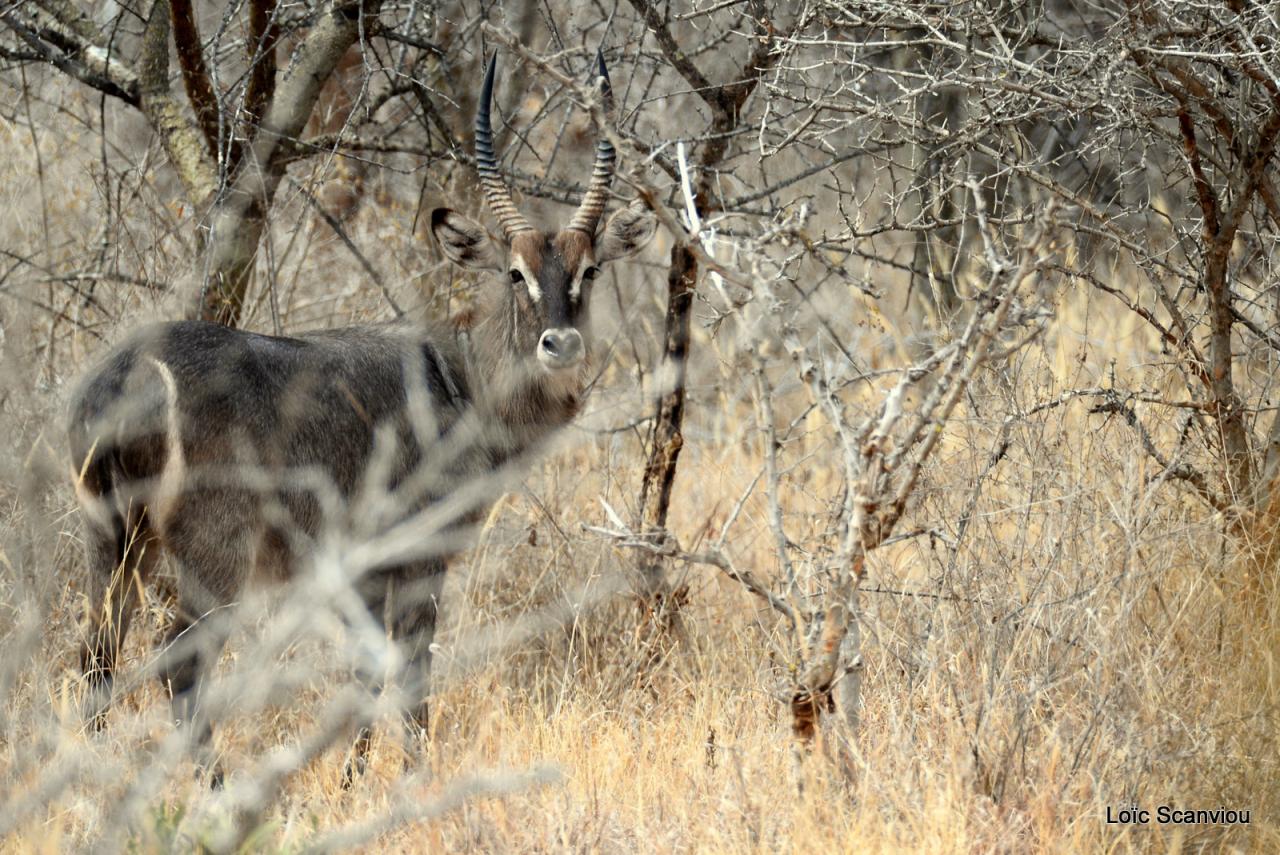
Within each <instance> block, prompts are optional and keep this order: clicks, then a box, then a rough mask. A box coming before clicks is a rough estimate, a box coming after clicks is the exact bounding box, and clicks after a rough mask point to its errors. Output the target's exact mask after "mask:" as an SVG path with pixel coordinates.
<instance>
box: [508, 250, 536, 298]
mask: <svg viewBox="0 0 1280 855" xmlns="http://www.w3.org/2000/svg"><path fill="white" fill-rule="evenodd" d="M511 269H512V270H518V271H520V275H521V276H522V277H523V278H524V285H525V287H526V288H528V289H529V299H530V300H532V301H533V302H535V303H537V302H539V301H540V300H542V287H541V286H540V285H538V279H537V277H535V276H534V275H533V274H532V273H531V272H530V271H529V265H527V264H525V263H524V259H522V258H520V256H518V255H513V256H512V258H511Z"/></svg>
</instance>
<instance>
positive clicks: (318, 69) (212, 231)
mask: <svg viewBox="0 0 1280 855" xmlns="http://www.w3.org/2000/svg"><path fill="white" fill-rule="evenodd" d="M378 5H379V4H378V2H377V0H365V2H363V3H344V4H337V3H335V4H334V5H333V6H332V7H331V8H330V9H329V10H328V11H326V12H325V13H324V14H323V15H321V16H320V18H319V19H318V20H317V21H316V22H315V23H314V24H313V25H312V27H311V30H310V32H308V33H307V37H306V38H305V39H304V40H303V42H302V44H301V45H300V46H299V47H298V50H297V53H296V54H295V56H294V60H293V63H292V64H291V65H290V67H289V69H288V71H286V72H285V74H284V77H283V78H282V79H281V80H280V81H279V83H278V84H277V85H276V87H275V93H274V97H272V98H271V99H270V101H269V103H268V104H267V105H266V107H265V109H264V111H263V119H262V124H261V127H260V128H259V130H258V133H257V134H256V135H255V136H254V138H253V142H252V143H251V144H250V145H249V146H248V148H247V150H246V153H245V156H244V160H243V162H242V163H241V164H240V166H239V168H238V169H237V171H236V174H235V175H234V176H233V177H232V180H231V186H230V187H229V188H228V189H227V190H226V191H225V192H224V193H222V194H221V195H220V196H219V197H218V199H217V200H216V201H215V202H214V204H213V208H212V210H211V212H210V217H209V223H210V228H209V237H208V243H207V248H206V252H205V258H204V265H203V271H202V272H203V276H201V277H199V279H200V282H201V287H200V290H199V293H198V294H196V295H193V299H192V300H191V302H190V308H189V311H190V313H191V314H192V315H194V316H198V317H201V318H204V319H205V320H212V321H217V322H218V323H223V324H227V325H230V326H234V325H235V324H236V323H237V322H238V321H239V319H240V311H241V309H242V308H243V306H244V299H245V295H246V292H247V290H248V285H249V278H250V274H251V273H252V271H253V263H254V258H255V256H256V255H257V250H258V241H259V240H260V238H261V237H262V230H263V227H264V225H265V221H266V212H267V211H268V210H270V208H271V202H272V200H273V199H274V198H275V193H276V188H277V187H278V186H279V184H280V179H281V178H283V177H284V173H285V167H286V159H285V157H283V156H282V155H284V154H285V153H287V150H288V149H289V147H290V144H291V142H292V141H293V140H295V139H296V138H297V137H298V135H299V134H300V133H301V132H302V129H303V127H304V126H305V125H306V123H307V119H308V118H309V117H310V116H311V112H312V110H313V109H314V107H315V104H316V100H317V98H318V97H319V95H320V90H321V88H322V87H323V86H324V83H325V81H327V80H328V79H329V77H330V76H331V75H332V74H333V71H334V69H335V68H337V66H338V63H339V62H340V61H341V60H342V57H343V55H344V54H345V53H346V52H347V51H348V50H349V49H350V48H351V47H352V46H353V45H355V44H356V42H357V40H358V39H359V38H360V37H361V34H362V32H363V30H364V28H365V27H368V26H370V24H371V22H372V18H373V16H374V15H376V13H377V8H378Z"/></svg>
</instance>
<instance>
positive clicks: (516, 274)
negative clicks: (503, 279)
mask: <svg viewBox="0 0 1280 855" xmlns="http://www.w3.org/2000/svg"><path fill="white" fill-rule="evenodd" d="M508 275H509V276H510V277H511V284H512V285H519V284H520V283H521V282H523V281H524V274H523V273H521V272H520V271H519V270H512V271H511V272H510V273H509V274H508Z"/></svg>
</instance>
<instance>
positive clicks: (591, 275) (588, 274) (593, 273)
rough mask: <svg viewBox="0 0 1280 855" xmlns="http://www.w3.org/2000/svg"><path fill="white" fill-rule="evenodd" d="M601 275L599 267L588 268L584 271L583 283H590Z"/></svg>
mask: <svg viewBox="0 0 1280 855" xmlns="http://www.w3.org/2000/svg"><path fill="white" fill-rule="evenodd" d="M599 275H600V268H599V267H588V268H587V269H586V270H584V271H582V281H583V282H590V281H592V280H593V279H595V278H596V277H597V276H599Z"/></svg>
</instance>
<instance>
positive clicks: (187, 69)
mask: <svg viewBox="0 0 1280 855" xmlns="http://www.w3.org/2000/svg"><path fill="white" fill-rule="evenodd" d="M169 5H170V8H171V10H172V16H173V44H174V47H175V48H177V54H178V67H179V68H181V69H182V83H183V86H185V87H186V90H187V100H188V101H190V102H191V110H192V112H194V113H195V114H196V124H198V125H199V126H200V132H201V133H202V134H204V141H205V145H206V146H208V149H209V153H210V154H211V155H212V156H213V157H214V158H217V156H218V98H217V96H216V95H215V94H214V92H213V85H212V84H211V83H210V82H209V70H208V69H207V68H206V67H205V64H204V47H203V45H202V44H201V42H200V30H199V28H198V27H197V26H196V16H195V12H194V11H193V10H192V8H191V0H170V3H169Z"/></svg>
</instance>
